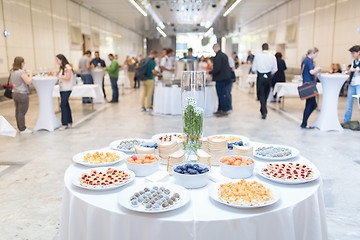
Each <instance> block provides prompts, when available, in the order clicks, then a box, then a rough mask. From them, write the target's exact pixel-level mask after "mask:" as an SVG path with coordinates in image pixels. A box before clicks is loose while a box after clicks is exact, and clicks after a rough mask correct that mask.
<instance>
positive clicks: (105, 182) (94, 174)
mask: <svg viewBox="0 0 360 240" xmlns="http://www.w3.org/2000/svg"><path fill="white" fill-rule="evenodd" d="M134 178H135V174H134V173H133V172H132V171H129V170H120V169H117V168H94V169H90V170H88V171H86V172H83V173H82V174H81V175H80V176H79V175H77V176H74V178H73V180H72V182H73V184H74V185H75V186H78V187H81V188H86V189H90V190H106V189H112V188H116V187H120V186H122V185H125V184H127V183H129V182H131V181H132V180H133V179H134Z"/></svg>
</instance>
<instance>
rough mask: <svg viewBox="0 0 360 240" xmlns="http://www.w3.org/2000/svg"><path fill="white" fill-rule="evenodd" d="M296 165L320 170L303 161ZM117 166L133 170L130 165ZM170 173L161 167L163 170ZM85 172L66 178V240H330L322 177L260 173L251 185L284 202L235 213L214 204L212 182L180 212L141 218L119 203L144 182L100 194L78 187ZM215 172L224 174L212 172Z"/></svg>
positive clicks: (74, 170) (73, 170) (74, 169)
mask: <svg viewBox="0 0 360 240" xmlns="http://www.w3.org/2000/svg"><path fill="white" fill-rule="evenodd" d="M252 144H254V145H257V144H259V143H252ZM291 161H292V162H294V163H302V164H308V165H310V166H312V167H313V168H316V167H315V166H313V165H312V164H311V163H310V161H309V160H307V159H305V158H304V157H301V156H300V157H297V158H295V159H292V160H291ZM287 162H289V161H287ZM266 163H267V162H265V161H261V160H258V159H255V167H259V166H266ZM113 166H118V167H120V168H122V169H124V170H126V169H127V168H126V166H125V164H124V163H120V164H119V163H118V164H116V165H113ZM164 168H165V167H164V166H161V169H162V170H164ZM85 169H87V168H86V167H84V166H82V165H78V164H73V165H71V166H70V167H69V168H68V169H67V171H66V173H65V176H64V181H65V187H64V193H63V208H62V217H61V225H60V239H63V240H65V239H66V240H78V239H87V240H95V239H108V240H115V239H122V240H125V239H129V240H130V239H158V240H162V239H169V238H170V239H174V240H184V239H196V240H209V239H227V240H238V239H242V240H247V239H249V240H253V239H260V240H261V239H266V240H295V239H317V240H325V239H327V227H326V220H325V208H324V202H323V194H322V180H321V178H318V179H317V180H315V181H312V182H309V183H303V184H298V185H287V184H279V183H274V182H271V181H268V180H266V179H264V178H262V177H260V176H258V175H257V174H255V173H254V175H253V176H252V177H251V178H249V180H256V181H259V182H263V183H267V184H270V185H272V186H274V187H276V189H277V190H279V192H280V193H281V199H280V200H279V201H278V202H277V203H275V204H273V205H270V206H266V207H260V208H253V209H239V208H233V207H229V206H226V205H223V204H220V203H218V202H216V201H214V200H212V199H210V197H209V190H210V189H211V188H212V187H213V186H214V184H215V183H214V182H212V181H209V184H208V185H207V186H206V187H203V188H199V189H191V190H190V196H191V199H190V202H189V203H188V204H187V205H185V206H183V207H181V208H179V209H176V210H173V211H170V212H165V213H139V212H135V211H131V210H127V209H125V208H123V207H122V206H120V204H119V202H118V198H119V195H120V194H121V193H122V191H126V189H127V188H128V187H129V188H130V187H132V186H143V185H144V184H145V183H146V180H145V179H144V178H141V177H136V179H135V180H134V181H133V182H132V183H130V184H128V185H126V186H123V187H120V188H118V189H115V190H108V191H101V192H95V191H89V190H85V189H80V188H78V187H75V186H74V185H72V182H71V179H72V178H73V176H75V175H78V174H80V173H81V172H83V171H84V170H85ZM211 171H212V172H218V171H219V169H218V167H212V170H211ZM164 181H166V182H167V183H172V182H173V179H172V177H168V178H165V180H164Z"/></svg>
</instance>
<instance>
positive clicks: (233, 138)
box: [208, 134, 250, 150]
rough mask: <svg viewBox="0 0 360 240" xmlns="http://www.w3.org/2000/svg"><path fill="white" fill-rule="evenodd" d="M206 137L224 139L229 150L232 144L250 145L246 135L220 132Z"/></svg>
mask: <svg viewBox="0 0 360 240" xmlns="http://www.w3.org/2000/svg"><path fill="white" fill-rule="evenodd" d="M208 138H213V139H226V140H227V144H228V148H229V149H230V150H232V148H233V145H237V146H248V145H250V139H249V138H247V137H244V136H240V135H233V134H220V135H212V136H209V137H208Z"/></svg>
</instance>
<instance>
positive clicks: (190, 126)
mask: <svg viewBox="0 0 360 240" xmlns="http://www.w3.org/2000/svg"><path fill="white" fill-rule="evenodd" d="M205 87H206V72H200V71H184V72H182V76H181V103H182V104H181V107H182V123H183V136H184V138H183V140H184V142H183V144H184V150H185V152H186V155H187V159H188V160H191V157H190V156H191V155H196V151H197V150H198V149H200V148H201V138H202V137H203V132H204V116H205Z"/></svg>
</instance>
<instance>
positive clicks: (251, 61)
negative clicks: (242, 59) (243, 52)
mask: <svg viewBox="0 0 360 240" xmlns="http://www.w3.org/2000/svg"><path fill="white" fill-rule="evenodd" d="M254 58H255V56H254V55H253V54H252V53H251V51H250V50H249V51H248V56H247V58H246V62H247V63H248V64H251V63H253V61H254Z"/></svg>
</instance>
